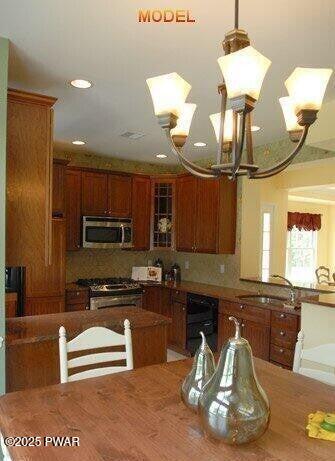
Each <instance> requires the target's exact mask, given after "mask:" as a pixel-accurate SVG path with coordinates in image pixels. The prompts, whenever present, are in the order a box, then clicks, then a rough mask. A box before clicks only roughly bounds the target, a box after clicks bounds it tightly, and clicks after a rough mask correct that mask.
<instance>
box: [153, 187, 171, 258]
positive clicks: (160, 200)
mask: <svg viewBox="0 0 335 461" xmlns="http://www.w3.org/2000/svg"><path fill="white" fill-rule="evenodd" d="M152 198H153V201H152V226H151V229H152V231H151V247H152V248H153V249H156V248H157V249H167V250H169V249H173V248H174V198H175V181H174V179H161V180H156V179H153V181H152Z"/></svg>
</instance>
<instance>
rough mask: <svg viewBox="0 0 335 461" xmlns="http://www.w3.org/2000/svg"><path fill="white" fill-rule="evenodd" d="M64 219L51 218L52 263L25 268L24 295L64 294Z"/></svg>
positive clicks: (41, 296) (38, 263)
mask: <svg viewBox="0 0 335 461" xmlns="http://www.w3.org/2000/svg"><path fill="white" fill-rule="evenodd" d="M65 233H66V226H65V219H64V218H53V219H52V264H51V265H50V266H44V265H43V264H42V261H38V260H37V259H36V264H34V265H31V266H29V267H27V268H26V297H27V298H45V297H60V296H62V297H63V298H64V296H65ZM58 312H59V311H58Z"/></svg>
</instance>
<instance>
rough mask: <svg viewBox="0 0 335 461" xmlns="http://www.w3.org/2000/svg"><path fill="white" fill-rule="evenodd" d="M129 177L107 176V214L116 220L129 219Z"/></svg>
mask: <svg viewBox="0 0 335 461" xmlns="http://www.w3.org/2000/svg"><path fill="white" fill-rule="evenodd" d="M131 189H132V178H131V176H121V175H116V174H109V175H108V214H109V216H115V217H117V218H130V217H131V197H132V191H131Z"/></svg>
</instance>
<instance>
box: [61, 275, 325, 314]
mask: <svg viewBox="0 0 335 461" xmlns="http://www.w3.org/2000/svg"><path fill="white" fill-rule="evenodd" d="M141 285H142V286H143V287H163V288H168V289H171V290H179V291H183V292H188V293H195V294H200V295H204V296H210V297H212V298H217V299H222V300H224V301H231V302H235V303H241V304H242V303H244V304H248V305H252V306H256V307H261V308H264V309H270V310H274V311H280V312H286V313H289V314H293V315H300V308H299V306H298V308H296V309H292V308H287V307H284V306H283V305H276V304H263V303H260V302H258V301H257V300H254V299H248V300H246V299H243V298H240V297H241V296H248V295H251V296H252V295H260V296H262V295H264V296H267V295H269V294H265V293H257V292H255V291H247V290H240V289H236V288H228V287H221V286H218V285H210V284H206V283H199V282H187V281H181V282H161V283H157V282H143V283H141ZM67 287H69V288H67V289H72V290H73V289H75V287H76V284H75V283H71V284H68V285H67ZM306 299H309V300H310V302H313V301H312V300H314V297H312V298H306ZM315 299H317V297H315ZM285 300H286V301H287V300H288V299H285ZM285 300H283V303H284V302H285Z"/></svg>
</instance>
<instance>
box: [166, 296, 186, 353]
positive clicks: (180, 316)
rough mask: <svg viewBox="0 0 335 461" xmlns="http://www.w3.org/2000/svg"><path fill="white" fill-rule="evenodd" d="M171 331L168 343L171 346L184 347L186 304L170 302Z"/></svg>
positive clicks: (183, 348)
mask: <svg viewBox="0 0 335 461" xmlns="http://www.w3.org/2000/svg"><path fill="white" fill-rule="evenodd" d="M171 320H172V324H171V332H170V337H169V341H168V342H169V343H170V344H172V345H173V346H177V347H178V348H180V349H182V350H185V349H186V305H185V304H181V303H179V302H177V301H173V302H172V304H171Z"/></svg>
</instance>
